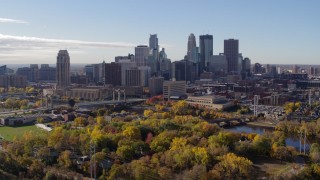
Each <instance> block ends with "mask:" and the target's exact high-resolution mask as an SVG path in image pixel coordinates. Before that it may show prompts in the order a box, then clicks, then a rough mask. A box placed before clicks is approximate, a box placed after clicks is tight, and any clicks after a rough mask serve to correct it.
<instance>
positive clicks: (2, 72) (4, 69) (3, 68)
mask: <svg viewBox="0 0 320 180" xmlns="http://www.w3.org/2000/svg"><path fill="white" fill-rule="evenodd" d="M6 73H7V65H3V66H0V76H1V75H5V74H6Z"/></svg>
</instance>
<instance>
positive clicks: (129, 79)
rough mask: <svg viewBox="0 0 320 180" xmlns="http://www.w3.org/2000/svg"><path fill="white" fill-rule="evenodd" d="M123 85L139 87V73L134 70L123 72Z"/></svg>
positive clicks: (133, 68) (136, 69) (129, 69)
mask: <svg viewBox="0 0 320 180" xmlns="http://www.w3.org/2000/svg"><path fill="white" fill-rule="evenodd" d="M125 76H126V78H125V81H126V82H125V85H126V86H140V85H141V71H140V70H139V69H138V68H136V67H132V68H128V69H126V70H125Z"/></svg>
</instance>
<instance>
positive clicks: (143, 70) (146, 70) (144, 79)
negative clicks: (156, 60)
mask: <svg viewBox="0 0 320 180" xmlns="http://www.w3.org/2000/svg"><path fill="white" fill-rule="evenodd" d="M138 69H139V70H140V78H141V80H140V86H144V87H147V86H148V83H149V82H148V80H149V78H150V76H151V68H150V67H148V66H143V67H138Z"/></svg>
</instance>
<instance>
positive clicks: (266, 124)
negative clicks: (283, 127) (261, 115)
mask: <svg viewBox="0 0 320 180" xmlns="http://www.w3.org/2000/svg"><path fill="white" fill-rule="evenodd" d="M247 125H249V126H258V127H265V128H272V129H274V128H275V127H276V125H275V124H270V123H269V122H261V121H255V122H247Z"/></svg>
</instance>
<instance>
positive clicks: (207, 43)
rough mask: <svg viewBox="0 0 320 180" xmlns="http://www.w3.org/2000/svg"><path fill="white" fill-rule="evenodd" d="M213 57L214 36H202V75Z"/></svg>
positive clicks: (200, 68)
mask: <svg viewBox="0 0 320 180" xmlns="http://www.w3.org/2000/svg"><path fill="white" fill-rule="evenodd" d="M212 55H213V36H212V35H209V34H207V35H201V36H200V67H199V70H200V73H201V72H203V71H204V70H205V68H206V63H207V62H208V61H209V59H210V57H211V56H212Z"/></svg>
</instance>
